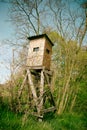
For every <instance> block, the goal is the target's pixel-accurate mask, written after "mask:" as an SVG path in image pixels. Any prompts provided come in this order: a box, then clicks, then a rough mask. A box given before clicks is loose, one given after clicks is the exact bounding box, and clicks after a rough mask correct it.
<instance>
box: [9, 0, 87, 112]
mask: <svg viewBox="0 0 87 130" xmlns="http://www.w3.org/2000/svg"><path fill="white" fill-rule="evenodd" d="M73 2H74V4H76V6H77V8H75V9H74V10H73V7H72V6H71V4H73ZM11 3H12V10H11V17H10V18H11V20H12V22H13V23H14V24H15V25H16V27H17V30H16V31H18V35H20V36H21V38H24V37H25V36H26V37H27V36H29V35H34V34H36V35H38V34H40V33H42V32H47V33H48V35H49V36H50V37H51V38H52V39H53V40H54V41H55V47H54V50H55V51H54V54H53V60H54V64H55V67H56V69H57V72H56V76H55V77H56V81H55V82H57V83H56V88H57V89H58V90H57V91H58V101H57V104H58V114H61V113H62V112H63V111H64V110H66V109H67V105H68V106H69V105H70V107H69V108H68V109H69V110H71V109H72V107H73V105H74V103H75V100H76V96H77V91H78V87H77V85H76V82H75V81H76V79H77V77H78V76H79V73H78V72H79V71H80V67H79V60H78V57H80V55H81V46H82V44H83V40H84V37H85V35H86V30H87V26H86V25H87V24H85V23H86V22H85V18H86V17H85V13H84V15H83V12H84V10H83V9H82V8H81V6H80V4H79V3H77V1H73V0H72V1H69V0H67V1H63V0H58V1H54V0H46V1H45V0H34V1H32V0H15V1H11ZM78 10H79V11H78ZM52 29H53V31H52ZM50 32H51V33H50ZM54 37H56V39H54ZM58 50H59V51H58ZM80 62H82V61H80ZM57 85H58V86H57Z"/></svg>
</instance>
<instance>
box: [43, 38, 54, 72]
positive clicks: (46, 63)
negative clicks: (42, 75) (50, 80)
mask: <svg viewBox="0 0 87 130" xmlns="http://www.w3.org/2000/svg"><path fill="white" fill-rule="evenodd" d="M47 50H49V53H47ZM51 55H52V45H51V44H50V42H49V41H48V40H47V39H46V40H45V47H44V57H43V66H45V68H46V69H48V70H50V64H51Z"/></svg>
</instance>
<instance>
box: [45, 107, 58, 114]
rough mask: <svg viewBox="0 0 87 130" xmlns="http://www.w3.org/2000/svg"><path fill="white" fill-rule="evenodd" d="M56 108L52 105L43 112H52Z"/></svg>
mask: <svg viewBox="0 0 87 130" xmlns="http://www.w3.org/2000/svg"><path fill="white" fill-rule="evenodd" d="M55 110H56V107H55V106H53V107H50V108H47V109H44V110H43V111H42V112H43V113H47V112H51V111H55Z"/></svg>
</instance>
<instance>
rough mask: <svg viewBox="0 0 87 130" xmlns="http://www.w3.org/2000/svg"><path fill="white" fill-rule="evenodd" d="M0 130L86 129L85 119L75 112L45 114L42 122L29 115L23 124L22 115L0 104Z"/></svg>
mask: <svg viewBox="0 0 87 130" xmlns="http://www.w3.org/2000/svg"><path fill="white" fill-rule="evenodd" d="M0 130H87V119H86V117H84V116H83V115H80V114H76V113H63V114H62V115H60V116H58V115H57V114H56V113H48V114H45V116H44V119H43V122H38V120H37V119H36V118H35V117H31V116H29V117H28V119H27V120H26V121H25V123H24V125H23V115H22V114H16V113H14V112H12V111H11V110H10V109H9V108H8V106H7V105H5V104H4V105H1V106H0Z"/></svg>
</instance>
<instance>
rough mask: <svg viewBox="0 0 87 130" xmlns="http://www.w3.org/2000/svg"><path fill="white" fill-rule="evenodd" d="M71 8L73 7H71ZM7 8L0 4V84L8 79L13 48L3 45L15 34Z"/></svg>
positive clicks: (4, 4)
mask: <svg viewBox="0 0 87 130" xmlns="http://www.w3.org/2000/svg"><path fill="white" fill-rule="evenodd" d="M80 1H81V0H80ZM82 1H84V0H82ZM85 1H87V0H85ZM71 6H72V7H73V5H71ZM74 6H75V5H74ZM9 7H10V4H8V3H3V2H0V84H2V83H4V82H5V81H6V80H7V79H8V78H9V74H10V69H9V67H10V62H11V60H12V49H13V48H12V47H9V46H8V45H4V44H3V43H4V42H5V41H6V39H9V40H10V39H12V37H13V38H14V33H15V32H14V26H13V25H12V24H11V23H10V22H9V17H8V13H9V9H8V8H9ZM73 8H74V7H73Z"/></svg>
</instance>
